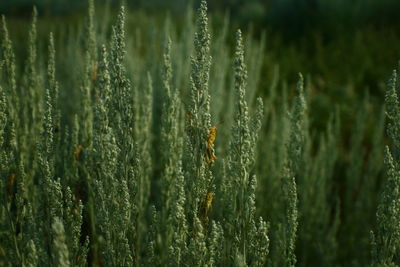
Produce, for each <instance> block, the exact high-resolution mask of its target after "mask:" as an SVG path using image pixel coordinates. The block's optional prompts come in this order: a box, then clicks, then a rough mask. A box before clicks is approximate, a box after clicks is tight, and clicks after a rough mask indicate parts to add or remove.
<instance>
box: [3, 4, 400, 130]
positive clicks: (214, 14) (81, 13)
mask: <svg viewBox="0 0 400 267" xmlns="http://www.w3.org/2000/svg"><path fill="white" fill-rule="evenodd" d="M208 2H209V9H210V13H211V16H210V20H211V22H212V25H213V29H214V32H215V33H217V32H218V29H220V28H222V27H223V25H224V21H225V20H226V19H227V18H228V19H229V21H230V23H229V29H228V32H229V33H228V36H229V37H228V39H229V38H230V40H228V41H230V42H231V43H232V41H233V36H234V32H235V30H236V29H237V28H239V27H240V28H241V29H242V30H243V31H244V32H245V33H246V34H248V36H251V37H250V38H252V39H254V40H256V41H257V40H261V39H262V38H265V49H264V52H263V54H262V55H259V56H260V57H262V58H263V71H262V74H261V77H262V78H261V79H260V82H259V83H260V90H262V91H264V92H265V91H267V90H268V87H269V85H270V84H271V83H272V80H273V73H274V72H275V71H276V70H277V69H278V71H279V78H280V80H281V81H283V83H285V84H288V85H294V84H295V82H296V79H297V77H298V76H297V74H298V73H299V72H302V73H303V74H304V75H305V77H306V78H307V79H306V80H307V81H308V83H309V84H308V85H309V88H311V89H310V91H312V96H311V98H310V106H311V110H312V111H315V114H316V115H315V116H316V119H315V121H313V122H312V123H313V124H314V126H316V127H317V128H318V127H319V128H320V129H322V127H323V125H325V121H326V118H327V117H328V116H329V114H330V112H331V111H332V107H333V105H336V104H338V103H340V105H341V110H342V112H343V114H342V115H343V116H342V117H343V118H344V120H345V121H346V120H348V121H349V122H350V121H351V120H352V116H353V114H354V107H356V106H358V104H359V103H360V102H361V101H362V100H363V98H364V95H365V94H366V93H367V94H368V95H369V98H370V101H371V102H372V103H374V102H376V103H378V104H379V105H380V104H381V103H382V100H383V95H384V91H385V88H386V83H387V80H388V78H389V76H390V74H391V72H392V70H393V69H394V68H396V67H397V65H398V59H400V49H398V48H399V47H400V34H399V32H400V17H399V16H398V14H397V12H396V11H398V10H400V1H398V0H335V1H331V0H210V1H208ZM121 3H124V4H125V5H127V6H128V7H129V9H130V13H131V14H130V15H129V16H128V19H129V24H130V25H128V27H129V29H130V30H131V33H132V32H135V29H142V30H143V29H150V30H144V31H151V29H152V28H157V27H158V28H160V27H163V26H164V24H165V23H164V22H165V19H166V18H169V20H171V21H172V24H174V25H176V27H177V31H178V34H179V27H180V26H181V27H182V25H183V24H184V23H183V22H184V21H185V14H186V13H187V12H186V11H187V10H188V8H189V10H193V8H196V7H197V6H198V5H199V0H168V1H165V0H96V1H95V5H96V14H97V16H98V20H97V21H98V24H101V23H103V24H105V23H104V21H105V20H107V19H109V20H113V18H115V15H116V12H117V10H118V7H119V6H120V4H121ZM33 6H36V7H37V9H38V12H39V20H38V37H39V39H43V40H47V38H48V33H49V32H50V31H53V32H56V33H57V32H66V31H68V32H71V31H73V29H74V25H75V26H76V27H78V26H77V25H82V24H83V23H82V22H84V20H85V17H86V14H87V1H82V0H1V1H0V13H1V14H5V15H6V17H7V20H8V21H9V28H10V33H11V36H12V38H14V39H15V40H17V41H16V42H14V46H15V47H14V48H15V49H16V50H17V51H16V52H17V54H19V55H22V57H21V58H24V57H23V55H24V54H26V49H24V46H25V44H26V39H27V31H28V29H29V24H30V20H31V14H32V7H33ZM57 28H58V29H57ZM77 32H78V31H77ZM56 36H57V34H56ZM217 37H218V36H216V35H214V36H213V38H214V39H215V38H217ZM143 49H146V47H144V48H143ZM21 64H22V62H21Z"/></svg>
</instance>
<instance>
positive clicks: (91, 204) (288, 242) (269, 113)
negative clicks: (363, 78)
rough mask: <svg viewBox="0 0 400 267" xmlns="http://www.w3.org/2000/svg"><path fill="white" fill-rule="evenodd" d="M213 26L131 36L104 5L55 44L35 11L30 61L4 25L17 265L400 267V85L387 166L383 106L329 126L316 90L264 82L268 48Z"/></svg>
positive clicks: (4, 148)
mask: <svg viewBox="0 0 400 267" xmlns="http://www.w3.org/2000/svg"><path fill="white" fill-rule="evenodd" d="M207 13H208V7H207V3H206V1H204V0H203V1H201V5H200V7H199V9H198V13H197V16H196V22H195V23H194V22H193V15H192V12H191V11H190V10H188V11H187V13H186V18H185V23H184V25H175V23H174V22H172V21H171V20H167V21H166V22H165V27H153V26H154V25H158V24H157V23H153V24H150V21H151V19H149V18H147V20H146V19H145V18H140V19H139V20H143V23H142V24H139V25H140V27H138V28H136V29H132V28H131V27H130V26H131V25H132V24H131V20H132V16H131V14H130V13H129V12H127V11H126V10H125V8H124V7H121V9H120V11H119V13H118V16H117V19H116V21H115V22H114V23H113V25H109V24H110V23H109V21H108V19H104V20H102V18H103V17H102V16H101V15H98V14H97V13H96V12H95V8H94V3H93V1H92V0H89V8H88V20H86V21H85V23H83V24H82V25H81V26H80V27H78V28H77V29H75V30H72V29H70V30H64V32H59V31H54V32H53V33H50V35H49V37H48V38H46V41H43V40H42V39H40V38H38V32H37V30H39V29H40V28H39V27H38V28H37V27H36V23H37V13H36V11H35V10H34V11H33V19H32V26H31V29H30V31H29V38H28V39H29V42H28V43H27V44H26V47H25V49H26V52H25V53H15V52H14V48H15V44H14V43H13V42H12V41H11V38H10V35H9V31H8V28H7V25H6V19H5V18H4V17H3V18H2V26H1V32H2V34H1V39H2V40H1V50H0V73H1V74H0V148H1V149H0V177H1V183H0V190H1V191H0V192H1V194H0V240H1V242H0V265H1V266H89V265H90V266H167V265H168V266H187V265H194V266H338V265H344V266H366V265H369V264H372V265H374V266H375V265H377V266H396V265H398V264H399V258H398V255H399V246H400V244H399V240H400V237H399V229H400V227H399V225H398V222H399V219H400V218H399V214H400V213H399V195H398V194H399V190H400V188H399V185H400V184H399V177H398V165H399V164H398V160H399V159H398V153H399V147H398V143H399V140H400V135H399V133H400V130H399V129H400V128H399V125H398V123H399V116H400V115H399V114H400V112H399V103H398V98H397V92H398V86H397V83H396V82H397V77H396V76H395V75H394V76H393V78H392V79H391V83H390V85H389V90H388V91H387V94H386V114H387V117H388V118H389V120H390V121H389V124H388V134H389V136H390V137H391V139H392V142H393V144H394V145H393V147H392V148H391V149H386V151H385V156H384V157H383V153H382V151H383V147H384V141H385V139H384V134H383V133H384V128H385V123H384V115H385V114H384V112H383V111H382V110H383V108H382V106H381V105H380V104H379V103H378V104H377V103H376V101H375V99H374V98H373V97H369V96H368V95H367V96H365V97H364V98H363V99H362V100H361V101H354V103H353V104H354V109H353V110H352V111H355V110H358V112H355V113H356V115H355V116H352V117H351V118H345V119H347V120H348V121H350V122H352V124H353V125H351V127H347V125H345V124H344V123H341V121H340V119H341V118H342V117H345V115H346V114H348V113H346V112H350V111H349V110H344V111H342V109H343V108H344V109H346V108H348V106H346V105H341V104H338V105H337V106H330V107H329V109H330V113H331V114H330V116H329V117H330V118H329V119H328V120H326V121H324V122H323V127H322V128H324V129H325V130H323V131H321V129H320V128H318V129H315V128H314V127H313V125H314V122H315V120H316V117H318V114H316V110H318V109H315V107H314V106H313V105H312V104H311V103H314V102H315V101H317V100H318V101H321V98H318V96H316V90H317V89H316V87H315V84H314V83H313V79H312V78H311V77H308V76H305V79H304V78H303V76H302V75H300V76H299V81H298V83H297V86H293V85H292V84H291V83H290V82H288V81H286V80H285V79H282V77H280V72H279V68H278V67H275V68H272V67H271V68H269V67H270V66H267V67H268V74H269V75H268V77H269V76H271V77H272V79H270V78H268V77H264V75H263V71H264V69H263V64H262V63H263V62H264V59H263V57H262V56H261V55H263V54H264V50H265V46H266V41H265V40H268V38H265V39H264V38H262V39H261V40H258V41H257V40H255V39H253V38H252V35H251V33H249V34H246V35H244V34H242V32H241V31H240V30H239V31H237V33H236V36H235V38H232V39H235V41H236V42H235V44H234V45H231V44H230V43H229V40H230V39H231V38H230V37H229V36H230V31H229V19H228V18H227V17H226V18H225V20H224V23H223V27H222V28H219V27H217V28H213V27H212V26H211V24H210V23H209V17H208V14H207ZM39 21H40V20H39ZM146 24H148V25H146ZM47 34H48V33H47ZM47 34H46V35H47ZM46 48H47V49H46ZM232 50H233V53H232V52H231V51H232ZM24 55H25V56H26V59H23V57H24ZM17 62H25V63H24V66H23V67H22V68H21V67H20V66H19V64H18V63H17ZM267 62H268V61H267ZM266 84H267V86H266ZM262 86H265V88H267V89H268V90H267V91H266V92H263V94H262V95H261V94H260V90H259V89H260V88H264V87H262ZM294 87H295V88H294ZM293 89H294V90H293ZM259 95H260V96H259ZM353 117H355V119H353ZM346 123H347V121H346ZM348 131H349V132H351V134H349V133H348ZM342 135H345V136H347V135H348V136H349V137H350V138H346V140H345V142H344V141H343V139H342V138H341V136H342ZM383 158H385V160H383ZM383 163H385V164H383ZM384 171H386V174H387V179H382V178H384V176H383V173H384ZM385 183H386V185H385V186H383V185H384V184H385ZM381 187H382V188H384V189H383V191H382V192H381V194H379V193H380V191H381ZM379 195H380V197H379ZM376 210H377V213H376V215H377V216H376V220H375V216H374V214H375V212H376ZM371 231H373V234H372V242H371V240H370V236H371V235H370V234H369V233H370V232H371ZM370 251H372V254H371V255H370V256H371V257H369V252H370Z"/></svg>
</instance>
